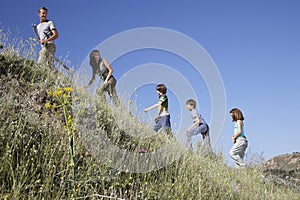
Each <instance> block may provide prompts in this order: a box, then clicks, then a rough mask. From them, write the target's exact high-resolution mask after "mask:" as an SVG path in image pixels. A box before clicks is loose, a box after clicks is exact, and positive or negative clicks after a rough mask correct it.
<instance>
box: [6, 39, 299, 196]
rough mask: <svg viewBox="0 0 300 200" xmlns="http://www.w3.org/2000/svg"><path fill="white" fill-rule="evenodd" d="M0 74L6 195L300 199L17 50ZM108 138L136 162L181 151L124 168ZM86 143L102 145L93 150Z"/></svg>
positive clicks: (253, 169)
mask: <svg viewBox="0 0 300 200" xmlns="http://www.w3.org/2000/svg"><path fill="white" fill-rule="evenodd" d="M0 38H1V37H0ZM28 51H30V50H28ZM29 53H30V54H32V52H29ZM0 73H1V79H0V163H1V164H0V197H1V199H299V198H300V195H299V193H296V192H295V191H293V190H291V189H288V188H284V187H279V186H276V185H273V184H271V183H265V182H264V181H263V179H262V169H261V168H260V167H248V168H246V169H241V170H237V169H232V168H229V167H228V166H226V165H225V164H224V160H223V157H222V154H219V155H210V156H207V157H203V156H201V153H200V152H199V153H197V154H194V153H191V152H188V151H182V150H181V148H180V147H179V145H178V144H177V143H176V141H175V140H174V139H170V138H168V137H165V136H161V135H157V134H154V133H153V132H152V131H151V130H150V129H149V128H148V126H146V125H144V124H140V123H139V122H138V121H137V120H135V119H134V118H133V117H132V116H131V114H130V113H129V112H127V111H126V108H124V106H119V107H118V106H112V105H107V104H103V102H101V101H99V102H97V101H98V100H97V98H96V99H95V98H94V97H90V96H89V95H88V94H85V93H84V90H83V89H81V88H76V87H75V86H74V85H73V83H72V81H71V80H69V79H68V78H67V77H66V76H64V75H63V74H61V73H59V72H53V71H50V70H49V69H47V68H46V67H43V66H38V65H36V63H35V62H34V61H33V60H28V59H25V58H22V57H20V55H19V54H18V53H17V51H15V50H14V49H13V48H7V49H4V50H2V52H0ZM91 101H92V102H93V105H94V106H90V105H89V102H91ZM74 105H77V107H79V109H76V110H74ZM94 115H96V118H94V117H93V116H94ZM95 119H96V120H95ZM125 119H126V120H125ZM91 120H94V121H93V122H94V123H90V122H91ZM87 124H88V125H87ZM86 133H89V134H86ZM90 134H93V135H94V134H95V135H97V134H98V135H99V137H98V136H96V137H92V138H89V137H90V136H91V135H90ZM82 136H84V137H82ZM97 138H98V139H99V141H97V140H96V139H97ZM103 138H106V139H108V140H109V141H111V143H112V144H113V145H114V146H117V147H119V148H120V149H121V150H122V152H127V153H128V152H129V153H130V152H131V153H134V155H138V156H137V157H134V158H133V159H132V160H131V162H133V163H135V162H138V164H140V165H141V166H144V167H145V166H146V165H147V159H141V158H140V156H139V155H140V154H139V150H140V149H146V150H147V151H148V152H149V153H153V152H157V150H159V149H161V148H164V147H165V146H166V145H169V146H172V147H174V148H170V149H169V150H170V151H174V153H177V154H178V155H180V156H178V158H176V159H175V160H173V161H172V162H169V164H168V165H166V166H163V165H162V166H161V167H160V169H156V168H153V169H155V170H148V172H139V173H133V172H130V170H127V172H124V171H123V172H122V171H118V170H116V169H115V167H113V166H114V165H113V164H114V163H115V162H116V161H117V160H118V159H120V157H117V159H115V160H114V159H108V157H109V156H104V154H107V155H110V154H111V157H113V156H114V153H115V152H112V150H111V149H105V147H103V148H101V145H100V146H97V145H99V144H102V143H101V141H100V140H103ZM86 141H89V143H88V144H90V145H95V146H97V148H96V149H97V150H98V151H96V152H92V151H93V148H90V147H89V146H87V145H86ZM92 141H93V142H94V143H92ZM148 152H147V153H148ZM99 153H100V154H99ZM147 153H146V154H147ZM146 154H145V155H146ZM95 155H100V156H95ZM102 156H103V157H102ZM135 158H136V160H135ZM122 159H123V160H122V162H125V161H126V160H128V159H127V158H122ZM165 159H167V158H165ZM142 162H143V163H142ZM127 167H128V169H132V168H130V167H132V166H129V165H128V166H127ZM146 167H147V166H146ZM150 169H151V168H150ZM125 171H126V170H125Z"/></svg>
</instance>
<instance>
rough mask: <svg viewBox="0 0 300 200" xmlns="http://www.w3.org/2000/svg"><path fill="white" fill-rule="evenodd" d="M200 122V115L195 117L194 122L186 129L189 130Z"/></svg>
mask: <svg viewBox="0 0 300 200" xmlns="http://www.w3.org/2000/svg"><path fill="white" fill-rule="evenodd" d="M200 122H201V120H200V117H196V120H195V122H194V123H193V124H192V125H191V126H190V127H189V128H188V129H187V131H188V132H190V131H191V129H192V128H194V127H197V126H199V124H200Z"/></svg>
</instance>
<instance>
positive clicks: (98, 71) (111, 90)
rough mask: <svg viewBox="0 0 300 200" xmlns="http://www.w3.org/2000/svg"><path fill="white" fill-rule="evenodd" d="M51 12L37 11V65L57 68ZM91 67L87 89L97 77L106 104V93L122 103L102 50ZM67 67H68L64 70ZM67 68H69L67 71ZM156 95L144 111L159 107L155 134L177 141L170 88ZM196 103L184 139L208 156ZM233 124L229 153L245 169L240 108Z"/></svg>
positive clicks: (207, 137)
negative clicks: (168, 91) (172, 128)
mask: <svg viewBox="0 0 300 200" xmlns="http://www.w3.org/2000/svg"><path fill="white" fill-rule="evenodd" d="M47 15H48V10H47V8H45V7H40V8H39V9H38V16H39V19H40V23H39V24H38V25H37V26H36V29H37V33H36V31H35V33H36V34H37V37H38V38H39V43H40V44H41V47H42V48H41V51H40V54H39V58H38V64H40V65H46V66H49V67H50V68H54V69H55V67H54V62H53V61H54V60H58V59H56V58H55V56H54V54H55V52H56V45H55V42H54V41H55V40H56V39H57V38H58V31H57V29H56V26H55V24H54V22H53V21H51V20H48V19H47ZM89 59H90V60H89V64H90V66H91V67H92V77H91V79H90V81H89V82H88V84H87V86H86V87H85V88H88V87H89V86H90V85H91V84H93V82H94V81H95V79H96V75H98V76H99V77H100V78H101V79H102V84H101V85H100V87H99V88H98V89H97V94H98V95H99V96H98V97H99V98H100V99H101V100H104V101H103V102H105V94H106V93H107V94H108V95H109V97H110V98H111V100H112V101H113V103H114V104H119V103H120V100H119V98H118V95H117V92H116V84H117V80H116V78H115V77H114V76H113V68H112V66H111V65H110V64H109V62H108V61H107V60H106V59H105V58H103V57H102V56H101V54H100V51H99V50H97V49H94V50H92V51H91V52H90V54H89ZM65 68H66V67H65ZM66 69H68V68H66ZM156 92H157V94H158V102H157V103H155V104H153V105H152V106H150V107H147V108H145V109H144V112H148V111H149V110H151V109H153V108H158V114H157V116H156V117H155V119H154V122H155V124H154V126H153V130H154V131H155V132H165V133H166V134H167V135H168V136H169V137H170V138H174V135H173V133H172V131H171V120H170V118H171V117H170V113H169V111H168V107H169V99H168V96H167V87H166V85H165V84H163V83H160V84H158V85H157V86H156ZM196 105H197V103H196V101H195V100H194V99H188V100H187V101H186V108H187V110H188V111H189V112H190V114H191V118H192V120H193V123H192V125H190V127H189V128H188V129H187V130H186V132H185V136H186V138H187V144H188V148H190V149H191V150H192V151H194V152H196V150H197V149H198V148H199V145H198V144H200V143H202V144H201V146H202V147H203V148H204V149H205V152H206V153H205V154H207V153H209V152H212V147H211V144H210V133H209V130H210V129H209V126H208V124H207V123H206V122H205V120H204V118H203V117H202V115H201V114H200V112H199V110H198V109H197V108H196ZM230 115H231V117H232V121H233V122H234V134H233V136H232V138H231V139H232V143H233V146H232V148H231V150H230V152H229V154H230V156H231V158H232V159H233V160H234V161H235V163H236V165H237V166H239V167H244V166H245V165H246V164H245V162H244V155H245V150H246V148H247V146H248V141H247V139H246V136H245V131H244V122H243V121H244V116H243V114H242V112H241V111H240V110H239V109H238V108H234V109H232V110H231V111H230ZM199 136H201V138H202V140H203V141H202V142H201V141H200V140H199Z"/></svg>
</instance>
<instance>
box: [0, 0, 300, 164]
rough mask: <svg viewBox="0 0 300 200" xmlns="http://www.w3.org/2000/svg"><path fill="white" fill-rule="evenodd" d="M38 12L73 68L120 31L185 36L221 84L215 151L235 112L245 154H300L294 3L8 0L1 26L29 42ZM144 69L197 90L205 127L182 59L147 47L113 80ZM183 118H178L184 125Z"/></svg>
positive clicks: (146, 92)
mask: <svg viewBox="0 0 300 200" xmlns="http://www.w3.org/2000/svg"><path fill="white" fill-rule="evenodd" d="M39 6H45V7H47V8H48V10H49V15H48V18H49V19H51V20H53V21H54V22H55V24H56V26H57V29H58V32H59V38H58V39H57V40H56V44H57V53H56V55H57V56H62V57H67V58H68V59H69V60H70V61H71V62H72V64H73V65H74V66H75V67H79V66H80V65H81V63H82V62H83V61H84V59H85V58H86V56H87V55H88V53H89V52H90V51H91V50H92V49H93V48H95V47H96V46H97V45H98V44H99V43H101V42H102V41H104V40H106V39H107V38H109V37H111V36H113V35H115V34H118V33H120V32H123V31H126V30H130V29H134V28H142V27H162V28H167V29H171V30H175V31H178V32H180V33H183V34H185V35H187V36H188V37H190V38H192V39H194V40H195V41H197V42H198V43H199V44H200V45H202V47H203V48H204V49H205V50H206V51H207V53H208V54H209V55H210V57H211V58H212V59H213V61H214V63H215V64H216V66H217V68H218V70H219V72H220V75H221V77H222V80H223V83H224V87H225V93H226V109H227V110H226V118H225V119H226V120H225V123H224V128H223V130H222V135H221V138H220V140H219V141H218V143H217V146H216V149H217V150H222V152H223V153H224V154H225V155H226V156H227V154H228V153H227V152H228V151H229V149H230V147H231V145H232V144H231V135H232V132H233V124H232V122H231V119H230V115H229V114H228V112H229V110H230V109H231V108H233V107H238V108H240V109H241V110H242V111H243V113H244V115H245V118H246V120H245V125H246V127H245V130H246V134H247V137H248V139H249V148H248V150H247V152H248V154H249V155H251V154H256V153H257V154H260V153H262V152H263V154H264V156H265V157H266V159H269V158H271V157H272V156H275V155H280V154H285V153H292V152H295V151H300V142H299V141H300V133H299V130H298V123H299V121H300V117H299V111H300V93H299V88H300V79H299V75H300V70H299V67H300V45H299V44H300V38H299V35H300V26H299V21H300V13H299V7H300V2H299V1H297V0H290V1H278V0H268V1H258V0H253V1H243V2H242V1H237V0H229V1H215V0H211V1H197V0H188V1H177V0H163V1H162V0H160V1H159V0H151V1H140V0H126V1H121V0H119V1H117V0H110V1H99V0H89V1H71V0H65V1H58V0H53V1H37V0H27V1H17V0H11V1H4V2H2V5H1V12H0V23H1V24H0V26H1V27H2V28H4V29H8V28H9V29H10V30H12V31H13V32H19V33H18V37H23V38H24V39H27V38H29V37H33V34H32V28H31V24H32V23H38V20H39V19H38V16H37V8H38V7H39ZM120 45H121V44H120ZM103 55H104V56H105V52H103ZM145 63H161V64H164V65H168V66H171V67H174V69H176V70H177V71H179V72H180V73H182V74H183V75H184V77H186V78H187V79H188V80H189V81H190V82H191V85H193V86H194V87H195V88H197V89H196V93H197V99H198V100H200V102H199V107H198V108H199V109H200V111H201V113H202V114H203V116H204V118H205V119H206V121H208V122H210V118H211V100H210V94H209V91H208V90H207V87H206V86H205V82H204V81H203V79H201V77H196V78H195V77H193V71H192V68H191V67H189V63H187V62H186V61H184V60H183V59H180V58H178V57H176V56H174V55H171V54H169V53H168V52H162V51H158V50H151V49H148V50H144V51H136V52H131V53H128V54H126V55H123V56H122V57H120V58H119V59H117V60H116V61H114V62H113V63H112V66H113V68H114V74H115V76H116V78H117V79H118V80H119V79H120V78H121V77H122V75H123V74H124V73H126V72H127V71H129V70H130V69H133V68H134V67H136V66H139V65H142V64H145ZM185 73H186V74H185ZM141 78H142V75H141ZM162 82H163V81H162ZM153 87H155V85H154V84H153V85H151V84H150V85H147V86H144V87H142V88H140V89H139V90H137V95H136V99H137V104H138V106H140V107H139V109H140V110H141V109H142V108H144V107H147V106H149V105H151V104H152V103H155V102H156V101H157V96H156V94H155V90H154V89H153V90H152V88H153ZM173 96H174V97H173ZM143 97H145V98H143ZM175 97H176V94H172V92H171V91H170V97H169V98H170V99H171V100H170V112H171V115H172V123H174V124H176V122H177V121H178V120H179V114H178V106H182V104H184V102H178V101H177V100H176V99H175ZM188 98H189V97H187V99H188ZM172 99H174V100H173V101H172ZM183 106H184V105H183ZM171 107H173V108H171ZM190 120H191V119H190V118H188V119H184V123H185V124H189V123H191V121H190ZM174 127H176V125H174ZM229 162H231V161H229Z"/></svg>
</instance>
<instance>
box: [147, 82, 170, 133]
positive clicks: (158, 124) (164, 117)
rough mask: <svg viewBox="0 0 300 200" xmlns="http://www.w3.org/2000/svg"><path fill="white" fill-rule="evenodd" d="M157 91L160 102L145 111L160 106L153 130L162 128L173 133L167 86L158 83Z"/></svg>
mask: <svg viewBox="0 0 300 200" xmlns="http://www.w3.org/2000/svg"><path fill="white" fill-rule="evenodd" d="M156 92H157V94H158V96H159V97H158V102H157V103H156V104H154V105H152V106H150V107H148V108H146V109H145V110H144V111H145V112H147V111H149V110H151V109H153V108H158V115H157V117H156V118H155V119H154V121H155V125H154V127H153V130H154V131H156V132H158V131H159V130H160V129H162V130H165V131H167V134H168V135H169V134H171V122H170V113H169V112H168V97H167V95H166V93H167V87H166V86H165V85H164V84H158V85H157V86H156Z"/></svg>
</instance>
